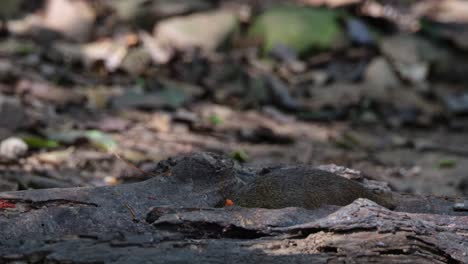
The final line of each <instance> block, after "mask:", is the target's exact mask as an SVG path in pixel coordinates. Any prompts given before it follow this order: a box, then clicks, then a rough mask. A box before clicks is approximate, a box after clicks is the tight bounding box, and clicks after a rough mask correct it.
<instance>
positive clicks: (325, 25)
mask: <svg viewBox="0 0 468 264" xmlns="http://www.w3.org/2000/svg"><path fill="white" fill-rule="evenodd" d="M338 17H339V15H338V13H337V12H335V11H334V10H329V9H322V8H308V7H298V6H283V7H276V8H272V9H269V10H267V11H265V12H264V13H263V14H262V15H260V16H259V17H258V18H257V19H256V20H255V21H254V23H253V25H252V26H251V27H250V28H249V31H248V34H247V35H248V37H249V38H252V39H257V38H260V39H261V40H262V41H263V52H264V53H268V52H270V51H271V50H272V49H273V48H274V47H275V46H276V45H279V44H282V45H286V46H287V47H290V48H292V49H294V50H295V51H296V52H297V53H298V54H300V55H301V54H304V53H305V52H308V51H310V50H312V49H319V50H320V49H329V48H331V47H332V44H333V43H334V42H335V41H336V40H338V39H339V37H340V35H342V29H341V27H340V25H339V24H338Z"/></svg>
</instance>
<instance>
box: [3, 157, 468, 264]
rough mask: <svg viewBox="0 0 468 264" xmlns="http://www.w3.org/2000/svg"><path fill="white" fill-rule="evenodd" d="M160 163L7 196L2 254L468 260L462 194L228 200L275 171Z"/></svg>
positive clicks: (196, 161) (104, 259) (8, 258)
mask: <svg viewBox="0 0 468 264" xmlns="http://www.w3.org/2000/svg"><path fill="white" fill-rule="evenodd" d="M289 167H291V166H289ZM282 168H284V166H278V167H276V168H268V169H267V170H268V171H271V170H276V171H277V169H280V171H281V170H282ZM295 170H311V168H310V167H308V166H298V167H295ZM286 171H290V170H286ZM156 172H157V173H158V174H159V175H158V176H155V177H153V178H151V179H149V180H146V181H144V182H139V183H133V184H124V185H119V186H112V187H96V188H90V187H87V188H60V189H45V190H28V191H20V192H4V193H0V205H1V204H2V203H3V206H0V207H1V208H3V209H0V260H1V261H0V262H1V263H9V262H12V263H13V262H15V263H19V262H28V263H146V262H148V263H171V262H178V263H180V262H189V263H221V262H222V263H226V262H227V263H230V262H236V263H258V262H267V261H268V262H271V263H284V262H286V261H293V262H300V263H301V262H313V263H328V262H351V261H352V262H356V263H367V262H382V263H408V262H411V263H468V213H467V212H464V211H454V210H453V205H454V203H455V200H454V199H449V198H439V197H430V196H428V197H422V196H414V195H399V194H396V193H394V194H393V198H394V200H395V204H396V208H395V209H394V210H389V209H387V208H385V207H383V206H380V205H378V204H377V203H375V202H373V201H370V200H367V199H357V200H355V201H354V202H352V203H350V204H348V205H346V206H336V205H325V204H324V205H323V206H320V207H318V208H313V209H306V208H300V207H286V208H277V209H265V208H243V207H238V206H233V207H223V204H224V201H225V199H226V193H229V195H232V194H233V193H235V192H236V191H238V190H242V188H244V187H245V186H247V185H248V184H249V183H252V182H253V181H254V180H255V179H256V178H257V177H260V176H262V175H264V174H265V168H248V167H243V166H239V165H236V164H235V163H234V162H233V161H231V160H230V159H227V158H224V157H222V156H218V155H214V154H207V153H199V154H194V155H189V156H184V157H179V158H174V159H169V160H167V161H164V162H161V163H160V166H159V167H158V170H157V171H156ZM285 180H287V178H285ZM220 183H221V184H220Z"/></svg>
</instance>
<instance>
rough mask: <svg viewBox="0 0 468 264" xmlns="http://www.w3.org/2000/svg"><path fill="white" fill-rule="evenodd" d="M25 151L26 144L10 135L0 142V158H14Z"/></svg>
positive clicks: (22, 154) (26, 149) (26, 148)
mask: <svg viewBox="0 0 468 264" xmlns="http://www.w3.org/2000/svg"><path fill="white" fill-rule="evenodd" d="M27 151H28V145H27V144H26V143H25V142H24V141H23V140H22V139H20V138H16V137H10V138H7V139H5V140H3V141H2V142H1V143H0V159H6V160H15V159H18V158H19V157H21V156H24V155H25V154H26V152H27Z"/></svg>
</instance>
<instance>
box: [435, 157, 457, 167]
mask: <svg viewBox="0 0 468 264" xmlns="http://www.w3.org/2000/svg"><path fill="white" fill-rule="evenodd" d="M456 165H457V161H455V160H453V159H441V160H439V163H438V166H439V168H440V169H448V168H453V167H455V166H456Z"/></svg>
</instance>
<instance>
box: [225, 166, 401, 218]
mask: <svg viewBox="0 0 468 264" xmlns="http://www.w3.org/2000/svg"><path fill="white" fill-rule="evenodd" d="M228 198H230V199H232V201H233V202H234V204H235V205H239V206H243V207H261V208H271V209H274V208H284V207H304V208H308V209H313V208H317V207H320V206H322V205H339V206H344V205H348V204H350V203H352V202H353V201H354V200H356V199H358V198H367V199H369V200H372V201H374V202H376V203H378V204H380V205H382V206H385V207H387V208H390V209H393V208H395V204H394V202H393V200H392V197H391V194H383V193H382V194H376V193H373V192H372V191H370V190H368V189H366V188H364V187H363V186H362V185H360V184H359V183H357V182H354V181H352V180H349V179H346V178H344V177H341V176H338V175H336V174H333V173H331V172H327V171H324V170H319V169H312V168H308V167H290V168H280V169H275V170H273V171H270V172H267V173H266V174H263V175H258V176H257V177H256V178H255V179H254V180H253V181H252V182H250V183H248V184H247V185H246V186H244V187H243V188H241V189H240V190H239V191H237V192H235V193H234V194H233V197H228Z"/></svg>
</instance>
